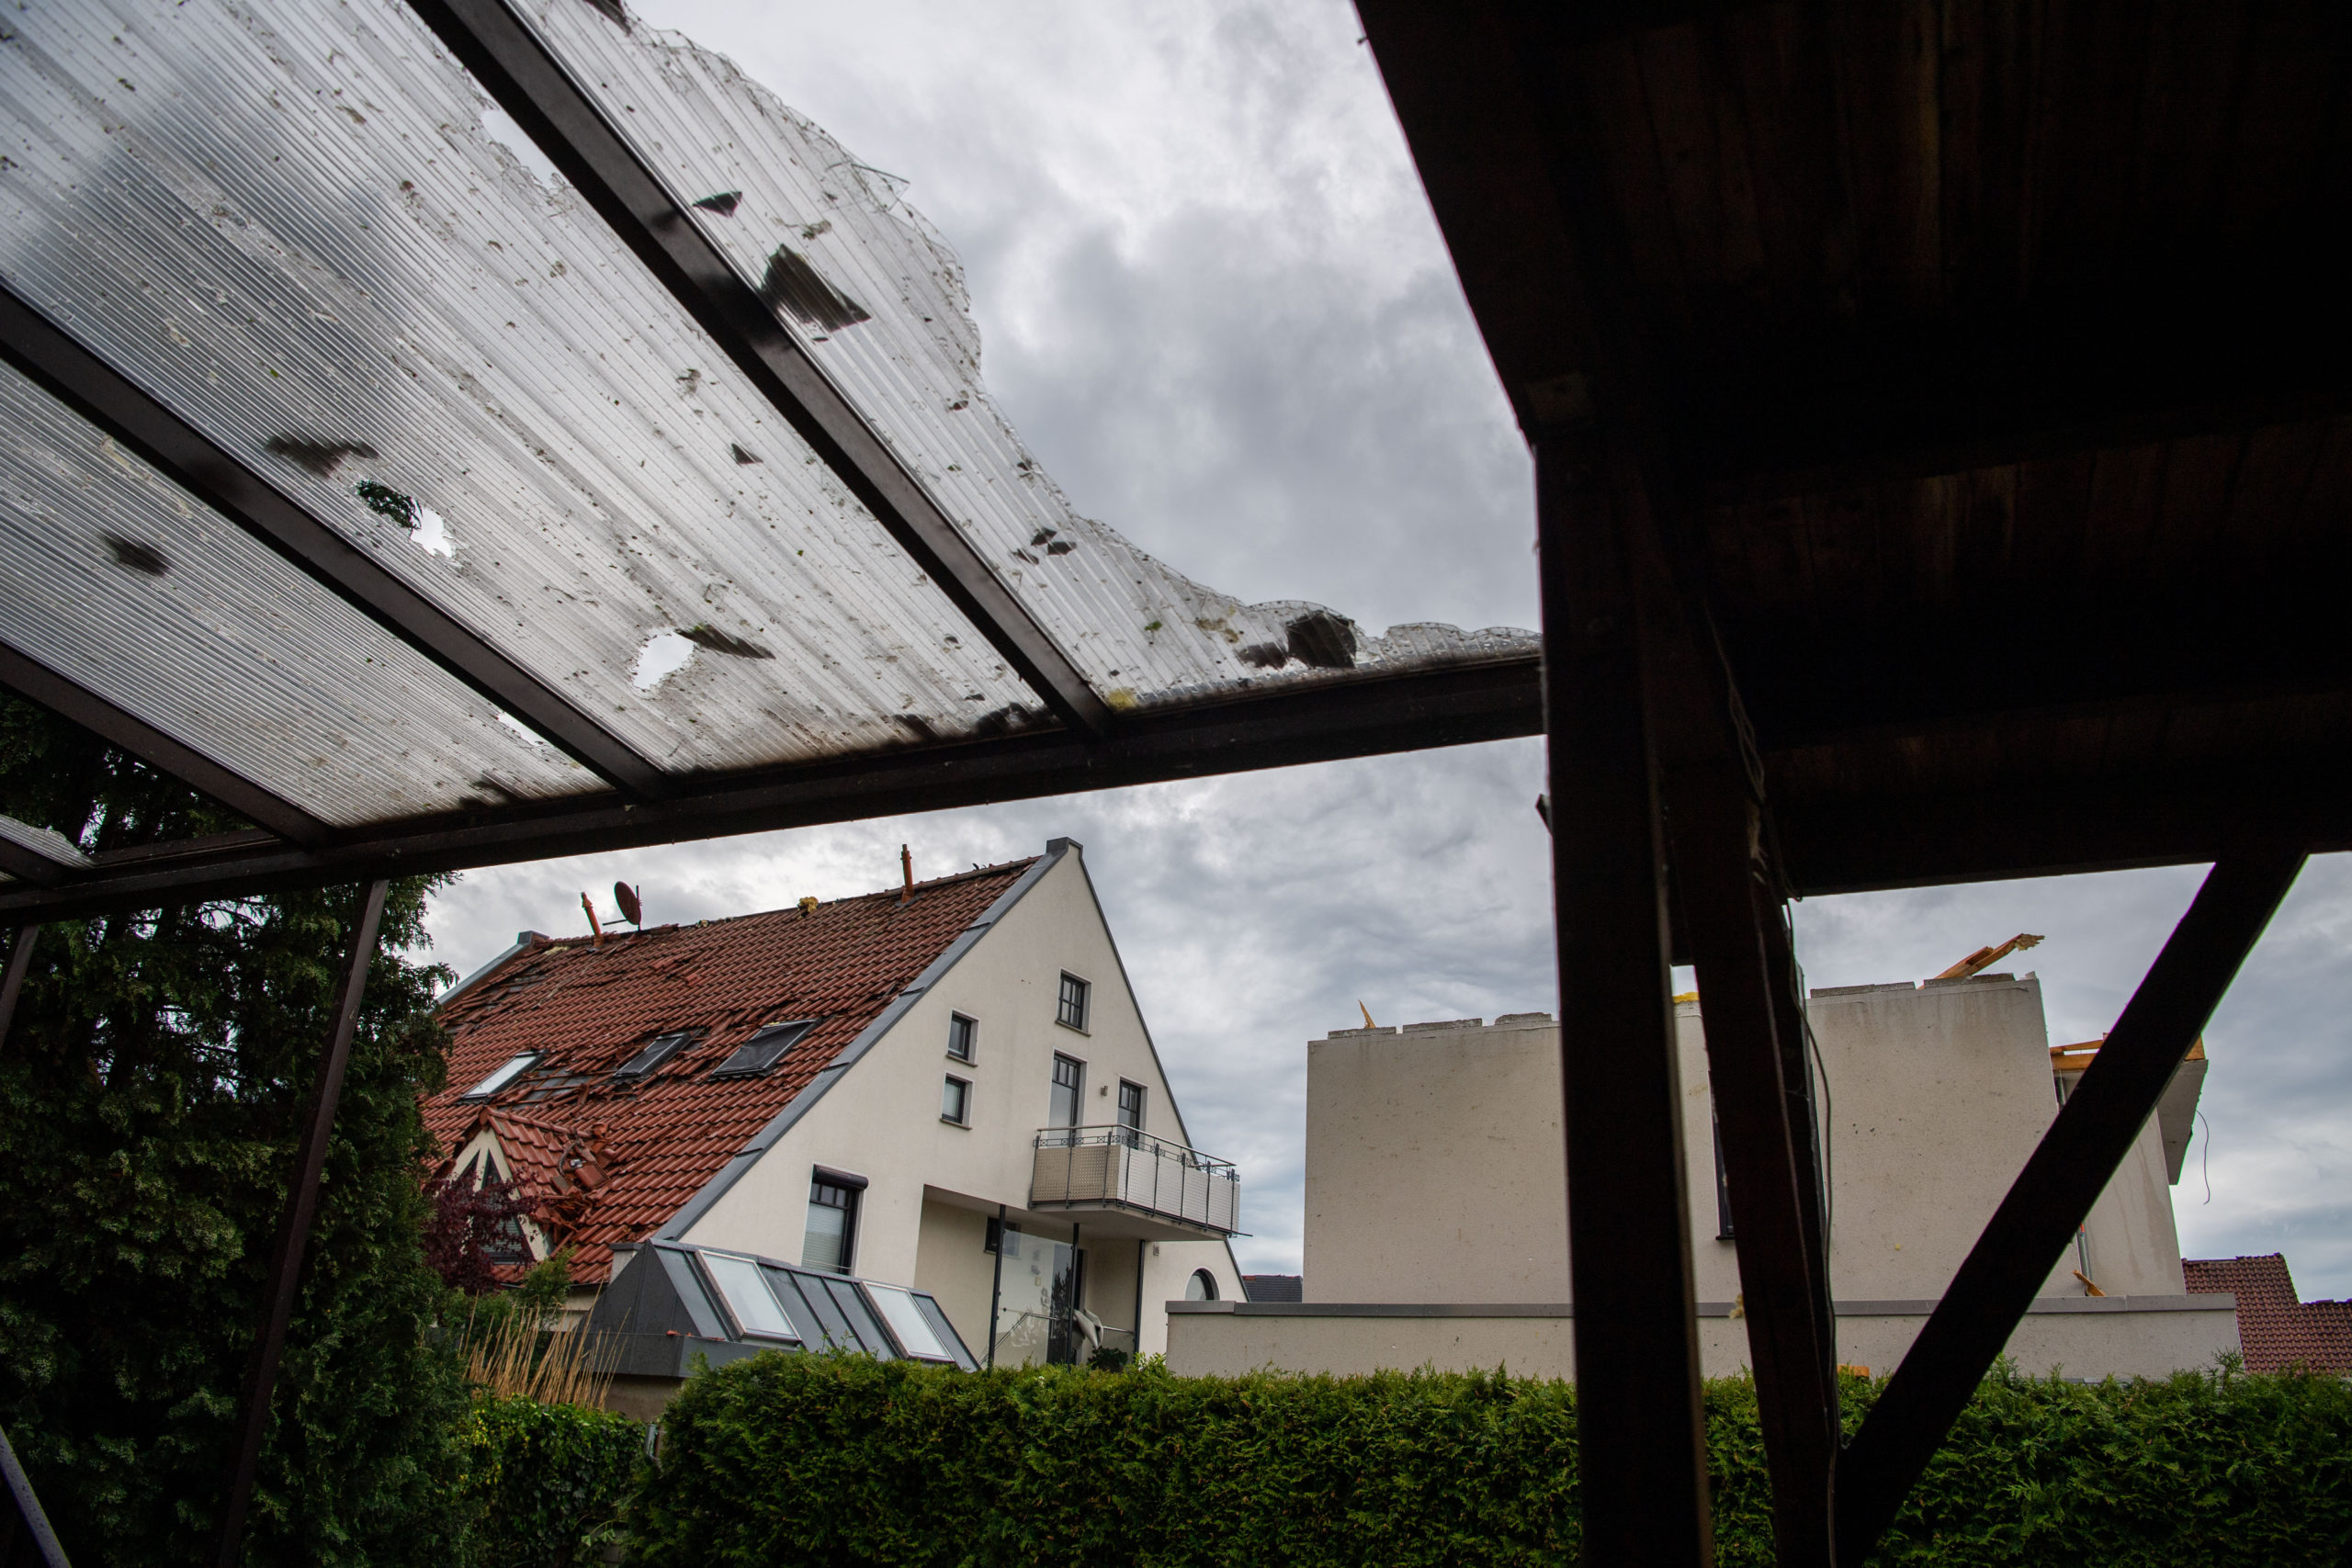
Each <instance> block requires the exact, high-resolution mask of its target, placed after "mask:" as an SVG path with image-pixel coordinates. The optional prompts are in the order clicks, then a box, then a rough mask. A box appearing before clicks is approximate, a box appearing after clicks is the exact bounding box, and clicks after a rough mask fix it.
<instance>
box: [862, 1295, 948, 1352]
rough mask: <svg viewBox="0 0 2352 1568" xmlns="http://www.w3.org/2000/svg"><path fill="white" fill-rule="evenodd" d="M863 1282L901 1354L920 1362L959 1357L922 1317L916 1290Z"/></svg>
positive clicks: (867, 1297) (929, 1321) (870, 1299)
mask: <svg viewBox="0 0 2352 1568" xmlns="http://www.w3.org/2000/svg"><path fill="white" fill-rule="evenodd" d="M864 1284H865V1299H866V1300H868V1301H870V1302H872V1303H874V1310H875V1311H876V1312H877V1313H879V1314H882V1323H883V1325H884V1326H885V1327H887V1328H888V1329H889V1331H890V1337H891V1338H893V1339H895V1340H897V1341H898V1342H899V1354H901V1355H904V1356H910V1357H912V1358H913V1359H916V1360H918V1361H952V1360H954V1359H956V1358H955V1357H954V1356H951V1355H949V1354H948V1353H947V1347H946V1346H944V1345H943V1344H941V1343H940V1342H939V1335H938V1332H937V1331H936V1330H934V1329H933V1327H932V1326H931V1320H930V1319H928V1318H926V1317H924V1316H923V1314H922V1306H921V1305H920V1304H918V1303H916V1301H915V1298H914V1292H911V1291H906V1290H901V1289H900V1288H899V1287H898V1286H897V1285H877V1284H876V1283H874V1282H873V1281H872V1280H865V1281H864Z"/></svg>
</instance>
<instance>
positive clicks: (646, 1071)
mask: <svg viewBox="0 0 2352 1568" xmlns="http://www.w3.org/2000/svg"><path fill="white" fill-rule="evenodd" d="M693 1038H694V1032H693V1031H691V1030H685V1029H681V1030H678V1031H676V1032H673V1033H670V1034H662V1035H657V1036H655V1037H654V1038H653V1039H651V1040H649V1041H647V1042H646V1043H645V1048H644V1049H643V1050H641V1051H639V1053H638V1054H637V1055H634V1056H631V1057H630V1058H629V1059H628V1061H626V1062H623V1063H622V1064H621V1065H620V1066H617V1067H615V1068H614V1069H613V1077H616V1078H641V1077H650V1075H651V1074H652V1072H653V1070H654V1069H655V1068H656V1067H659V1066H661V1065H662V1063H664V1062H666V1061H668V1060H669V1059H670V1058H671V1057H673V1056H674V1055H677V1054H678V1051H679V1048H680V1047H682V1046H684V1044H685V1043H686V1042H687V1041H689V1040H691V1039H693Z"/></svg>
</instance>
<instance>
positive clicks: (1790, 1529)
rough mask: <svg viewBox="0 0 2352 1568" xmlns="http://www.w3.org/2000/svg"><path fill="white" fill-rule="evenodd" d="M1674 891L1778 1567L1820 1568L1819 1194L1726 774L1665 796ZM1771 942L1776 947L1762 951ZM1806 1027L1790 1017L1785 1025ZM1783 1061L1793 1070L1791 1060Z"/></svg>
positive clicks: (1829, 1323)
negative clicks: (1702, 1034)
mask: <svg viewBox="0 0 2352 1568" xmlns="http://www.w3.org/2000/svg"><path fill="white" fill-rule="evenodd" d="M1668 811H1669V816H1670V820H1671V824H1672V830H1673V840H1674V873H1675V887H1676V891H1677V893H1678V895H1679V897H1680V898H1681V901H1682V903H1681V913H1682V919H1683V926H1684V929H1685V930H1686V931H1688V932H1689V934H1690V941H1691V959H1692V962H1693V963H1695V964H1697V966H1698V971H1699V996H1700V999H1701V1001H1702V1004H1703V1005H1704V1007H1705V1010H1706V1029H1707V1060H1708V1064H1709V1077H1710V1078H1711V1080H1712V1084H1713V1098H1714V1107H1715V1120H1716V1125H1717V1128H1718V1130H1719V1132H1720V1134H1721V1138H1722V1147H1723V1158H1724V1179H1725V1185H1726V1187H1727V1189H1728V1190H1729V1192H1730V1197H1731V1213H1732V1221H1733V1224H1734V1226H1735V1227H1736V1232H1737V1237H1738V1240H1737V1246H1738V1252H1739V1282H1740V1291H1741V1296H1742V1300H1743V1301H1744V1302H1745V1303H1746V1309H1747V1310H1746V1318H1745V1323H1746V1327H1747V1349H1748V1360H1749V1364H1750V1365H1751V1366H1752V1367H1754V1369H1755V1372H1756V1402H1757V1406H1758V1414H1759V1416H1760V1417H1761V1420H1762V1424H1763V1429H1764V1452H1765V1458H1766V1461H1767V1462H1768V1463H1769V1465H1770V1470H1771V1475H1772V1518H1773V1539H1774V1543H1775V1546H1776V1547H1777V1549H1778V1550H1777V1555H1778V1557H1779V1560H1780V1562H1781V1568H1799V1565H1803V1568H1829V1564H1830V1562H1831V1510H1830V1488H1831V1483H1832V1476H1833V1472H1834V1468H1835V1463H1836V1460H1837V1453H1838V1437H1839V1433H1838V1375H1837V1364H1836V1324H1835V1321H1834V1319H1833V1318H1832V1316H1831V1307H1830V1299H1829V1277H1828V1259H1827V1258H1826V1256H1825V1255H1824V1253H1823V1251H1822V1247H1821V1224H1820V1210H1819V1203H1820V1190H1821V1189H1820V1183H1819V1179H1818V1174H1817V1172H1816V1171H1815V1155H1816V1145H1815V1137H1814V1124H1813V1119H1812V1100H1811V1095H1810V1093H1809V1092H1808V1090H1809V1080H1808V1078H1807V1077H1803V1076H1801V1077H1799V1079H1798V1082H1797V1084H1796V1085H1795V1086H1794V1088H1795V1092H1794V1093H1792V1092H1791V1088H1792V1086H1791V1085H1790V1084H1789V1083H1788V1081H1787V1074H1788V1072H1789V1070H1790V1068H1791V1066H1794V1067H1795V1069H1796V1070H1797V1071H1798V1073H1800V1074H1801V1075H1803V1074H1804V1073H1805V1072H1806V1065H1805V1062H1804V1050H1803V1041H1802V1037H1801V1036H1800V1038H1799V1040H1798V1042H1797V1044H1798V1049H1797V1050H1796V1052H1794V1053H1793V1054H1792V1053H1790V1052H1789V1051H1787V1050H1785V1049H1784V1045H1783V1042H1782V1040H1781V1016H1782V1013H1783V1009H1782V1007H1781V1005H1779V1004H1780V1000H1781V997H1782V996H1791V997H1792V995H1793V990H1794V978H1795V977H1794V975H1793V974H1792V971H1791V969H1790V967H1789V963H1788V954H1787V953H1786V949H1785V936H1786V930H1787V928H1786V926H1785V925H1784V924H1782V923H1781V900H1780V897H1779V894H1778V893H1777V891H1775V890H1774V888H1773V887H1772V886H1771V885H1770V881H1769V877H1768V868H1767V866H1766V864H1765V862H1764V853H1763V844H1762V833H1761V828H1762V818H1761V815H1760V812H1759V810H1758V807H1757V805H1756V803H1755V802H1754V801H1753V800H1752V799H1751V798H1750V796H1749V793H1748V791H1747V787H1746V785H1745V783H1744V781H1743V780H1742V779H1741V778H1740V776H1739V773H1738V770H1736V768H1735V767H1733V766H1730V765H1720V766H1708V767H1694V768H1687V769H1678V770H1677V771H1676V772H1675V773H1673V774H1672V775H1671V778H1670V782H1669V784H1668ZM1774 931H1777V932H1778V933H1779V934H1780V935H1781V939H1782V940H1781V942H1777V943H1776V942H1772V941H1771V940H1770V936H1769V934H1768V933H1770V932H1774ZM1797 1027H1798V1028H1799V1029H1802V1028H1803V1021H1802V1020H1801V1019H1800V1020H1799V1021H1798V1023H1797ZM1792 1056H1793V1060H1792Z"/></svg>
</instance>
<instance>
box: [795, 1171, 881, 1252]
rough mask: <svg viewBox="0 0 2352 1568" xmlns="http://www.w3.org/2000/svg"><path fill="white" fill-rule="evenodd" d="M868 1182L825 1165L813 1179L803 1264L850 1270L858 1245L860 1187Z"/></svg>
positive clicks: (804, 1241) (803, 1245)
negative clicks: (858, 1198)
mask: <svg viewBox="0 0 2352 1568" xmlns="http://www.w3.org/2000/svg"><path fill="white" fill-rule="evenodd" d="M853 1183H854V1185H853ZM864 1186H865V1180H864V1179H862V1178H857V1177H846V1178H845V1177H843V1176H842V1175H841V1174H840V1173H839V1172H838V1171H831V1170H824V1169H820V1170H819V1171H818V1172H817V1173H816V1174H815V1175H814V1176H813V1177H811V1178H810V1179H809V1233H808V1235H807V1236H806V1237H805V1238H804V1239H803V1240H802V1242H801V1244H800V1266H801V1267H802V1268H804V1269H830V1270H831V1272H833V1273H836V1274H846V1273H848V1272H849V1266H850V1260H851V1258H854V1256H855V1255H856V1248H857V1195H858V1190H859V1189H860V1188H862V1187H864Z"/></svg>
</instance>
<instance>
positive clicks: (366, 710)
mask: <svg viewBox="0 0 2352 1568" xmlns="http://www.w3.org/2000/svg"><path fill="white" fill-rule="evenodd" d="M6 58H7V56H6V54H5V53H0V61H5V60H6ZM0 70H5V67H0ZM4 183H5V182H0V184H4ZM5 243H6V242H5V240H0V245H5ZM0 429H6V431H7V433H8V436H7V440H6V442H5V443H0V641H6V643H7V644H8V645H9V646H11V647H13V648H15V649H17V650H18V651H19V652H21V653H23V654H25V655H26V656H27V657H28V658H31V659H35V660H40V662H41V663H43V664H46V665H48V666H49V667H50V668H51V669H52V670H54V671H58V672H59V673H60V674H62V675H64V676H66V677H67V678H68V679H70V680H73V681H74V682H78V683H79V684H81V685H83V686H85V687H86V688H88V689H89V690H91V691H93V692H95V693H96V694H98V695H99V696H102V697H104V698H106V699H107V701H108V702H110V703H112V704H114V705H116V706H117V707H119V708H122V709H124V710H126V711H128V712H130V713H132V714H136V715H137V716H140V717H141V718H143V719H145V720H146V721H147V722H148V723H150V724H152V725H153V726H154V727H155V728H158V729H160V730H163V731H164V733H165V734H167V735H170V736H172V737H173V738H174V739H177V740H180V741H182V742H184V743H185V744H187V745H188V746H191V747H193V748H195V749H196V750H198V751H200V752H202V753H203V754H205V755H206V756H208V757H210V758H212V759H213V760H214V761H219V762H220V763H222V764H223V765H225V766H227V767H228V768H229V769H231V770H232V772H235V773H241V774H243V776H245V777H246V778H248V779H253V780H255V781H259V782H265V783H266V784H268V786H269V787H270V788H272V789H274V790H276V791H277V793H278V794H280V795H284V796H285V797H286V798H287V799H288V800H290V801H292V802H293V803H294V804H295V805H297V806H300V807H302V808H303V809H305V810H307V811H309V812H311V814H312V815H314V816H316V817H318V818H321V819H322V820H324V821H327V822H330V823H334V824H337V825H351V824H356V823H362V822H371V821H380V820H383V819H385V818H398V817H410V816H421V815H424V814H426V813H430V812H436V811H450V810H458V809H462V808H465V807H479V806H485V805H490V804H492V803H495V802H498V801H501V800H509V799H544V798H547V797H548V796H550V795H565V794H571V793H573V792H578V791H585V790H595V789H602V788H603V787H604V784H603V783H602V781H600V780H599V779H597V778H596V777H595V776H594V774H592V773H588V772H587V771H586V770H584V769H582V768H580V767H578V766H576V765H575V764H574V763H573V762H572V761H571V759H569V758H567V757H565V756H563V755H561V754H560V753H559V752H558V751H556V750H554V749H553V748H552V747H549V746H548V745H546V744H545V743H544V742H542V741H541V740H540V739H538V738H537V736H535V735H532V734H530V733H529V732H527V731H526V730H524V729H523V728H522V727H521V726H519V725H516V724H515V723H514V722H513V721H512V720H508V719H505V718H503V716H502V715H501V714H500V712H499V710H498V708H497V706H496V705H494V704H492V703H491V702H489V701H487V700H486V699H484V698H482V697H480V696H477V695H476V694H474V692H473V691H472V690H471V689H470V688H469V687H468V686H466V685H465V684H464V683H463V682H460V681H458V679H457V678H456V677H455V676H453V675H451V674H449V673H448V672H447V671H444V670H442V669H441V668H440V667H439V666H438V665H436V664H435V663H433V662H432V661H431V660H428V659H426V658H424V656H423V655H422V654H419V653H416V652H414V651H413V650H412V649H410V648H409V647H408V646H407V645H406V644H405V643H402V642H401V641H400V640H399V639H398V638H396V637H393V636H392V635H391V634H390V632H387V631H385V630H384V629H383V628H382V627H380V626H378V625H377V624H376V623H375V622H374V621H372V620H369V619H368V617H367V616H365V615H361V614H360V613H359V612H358V611H356V610H355V609H353V608H352V607H351V606H350V605H349V604H345V602H344V601H343V600H342V599H341V598H339V597H338V596H336V595H335V594H334V593H332V592H329V591H328V590H326V589H325V588H322V587H321V586H320V585H319V584H318V582H316V581H314V580H312V579H311V578H310V577H309V576H307V575H305V574H304V573H302V572H301V571H299V570H296V569H295V568H294V567H293V566H291V565H289V564H288V562H287V561H286V559H285V558H283V557H281V556H279V555H278V554H277V552H276V551H275V550H272V549H271V548H269V547H267V546H266V545H264V544H263V543H262V542H261V541H260V540H258V539H256V538H254V536H252V535H250V534H248V533H246V532H245V531H244V530H243V528H240V527H238V526H237V525H235V524H233V523H232V522H230V521H229V520H228V519H227V518H225V517H222V516H221V515H220V513H216V512H214V511H212V510H211V509H210V508H209V507H207V506H206V505H205V504H204V503H203V502H200V501H198V500H197V499H196V497H194V496H193V495H190V494H189V493H188V492H187V491H184V490H182V489H180V488H179V487H178V486H177V485H175V484H174V483H173V482H172V481H171V480H169V479H165V478H164V476H163V475H162V474H160V473H158V472H157V471H156V470H155V469H154V468H152V467H150V466H149V465H148V464H146V463H145V462H143V461H141V459H139V458H138V457H133V456H132V455H131V454H130V453H128V452H125V451H124V450H122V449H121V448H120V447H119V446H117V445H116V444H115V443H114V442H113V441H111V440H109V439H108V438H107V437H106V436H105V435H104V434H100V433H99V431H98V430H97V429H96V427H95V426H93V425H91V424H90V423H87V422H86V421H85V420H84V419H83V418H82V417H81V416H80V415H78V414H76V413H74V412H72V411H70V410H68V409H67V408H65V407H64V406H63V405H62V404H61V403H59V402H58V401H57V400H55V399H53V398H51V396H50V395H49V394H48V393H46V392H44V391H42V390H41V389H40V388H39V387H36V386H34V385H33V384H32V383H31V382H30V381H28V380H27V379H25V378H24V377H22V376H21V375H19V374H17V371H16V370H15V369H14V368H12V367H7V366H6V365H0Z"/></svg>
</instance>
